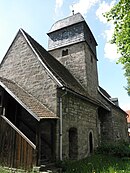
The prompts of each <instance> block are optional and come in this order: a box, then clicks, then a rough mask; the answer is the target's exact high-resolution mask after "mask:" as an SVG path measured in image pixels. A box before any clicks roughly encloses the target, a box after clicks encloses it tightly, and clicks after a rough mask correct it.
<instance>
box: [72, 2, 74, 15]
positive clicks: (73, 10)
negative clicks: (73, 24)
mask: <svg viewBox="0 0 130 173" xmlns="http://www.w3.org/2000/svg"><path fill="white" fill-rule="evenodd" d="M72 14H73V15H74V6H73V4H72Z"/></svg>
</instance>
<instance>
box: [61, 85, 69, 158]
mask: <svg viewBox="0 0 130 173" xmlns="http://www.w3.org/2000/svg"><path fill="white" fill-rule="evenodd" d="M62 90H65V88H62ZM66 94H67V91H66V92H65V93H64V94H63V95H62V96H61V97H60V98H59V112H60V115H59V116H60V134H59V135H60V140H59V141H60V146H59V155H60V161H62V160H63V157H62V152H63V150H62V145H63V142H62V135H63V113H62V107H63V101H62V98H63V97H64V96H65V95H66Z"/></svg>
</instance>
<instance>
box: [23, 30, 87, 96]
mask: <svg viewBox="0 0 130 173" xmlns="http://www.w3.org/2000/svg"><path fill="white" fill-rule="evenodd" d="M20 31H21V32H22V34H23V35H24V37H25V38H26V40H27V42H28V43H29V45H30V46H31V48H32V49H33V51H34V53H35V54H36V55H37V57H38V58H39V60H40V61H41V63H42V64H43V65H44V66H46V67H47V70H49V72H50V73H51V75H52V78H54V79H55V80H56V81H57V84H59V87H63V86H65V87H67V88H70V89H72V90H73V91H75V92H78V93H80V94H82V95H86V92H85V90H84V88H83V87H82V86H81V85H80V83H79V82H78V81H77V80H76V79H75V78H74V77H73V75H72V74H71V73H70V72H69V71H68V70H67V69H66V68H65V67H64V66H63V65H62V64H61V63H60V62H59V61H58V60H57V59H55V58H54V57H53V56H52V55H51V54H49V53H48V52H47V51H46V50H45V49H44V48H43V47H42V46H41V45H40V44H39V43H37V42H36V41H35V40H34V39H33V38H32V37H31V36H30V35H29V34H27V33H26V32H25V31H24V30H23V29H20Z"/></svg>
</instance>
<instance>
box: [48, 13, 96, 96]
mask: <svg viewBox="0 0 130 173" xmlns="http://www.w3.org/2000/svg"><path fill="white" fill-rule="evenodd" d="M48 36H49V42H48V49H49V53H50V54H52V55H53V56H54V57H55V58H56V59H57V60H59V61H60V62H61V63H62V64H63V65H64V66H65V67H66V68H67V69H68V70H69V71H70V72H71V73H72V74H73V76H74V77H75V78H76V79H77V80H78V81H79V82H80V84H81V85H82V86H83V87H84V89H85V90H86V92H87V93H88V95H90V96H92V97H96V94H97V86H98V74H97V56H96V46H97V43H96V41H95V38H94V36H93V34H92V32H91V30H90V29H89V27H88V25H87V23H86V22H85V20H84V18H83V16H82V15H81V14H80V13H77V14H74V15H72V16H70V17H67V18H65V19H62V20H59V21H57V22H56V23H54V25H53V26H52V27H51V29H50V31H49V32H48Z"/></svg>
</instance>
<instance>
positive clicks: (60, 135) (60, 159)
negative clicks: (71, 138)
mask: <svg viewBox="0 0 130 173" xmlns="http://www.w3.org/2000/svg"><path fill="white" fill-rule="evenodd" d="M62 133H63V132H62V97H60V161H62V160H63V158H62Z"/></svg>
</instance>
